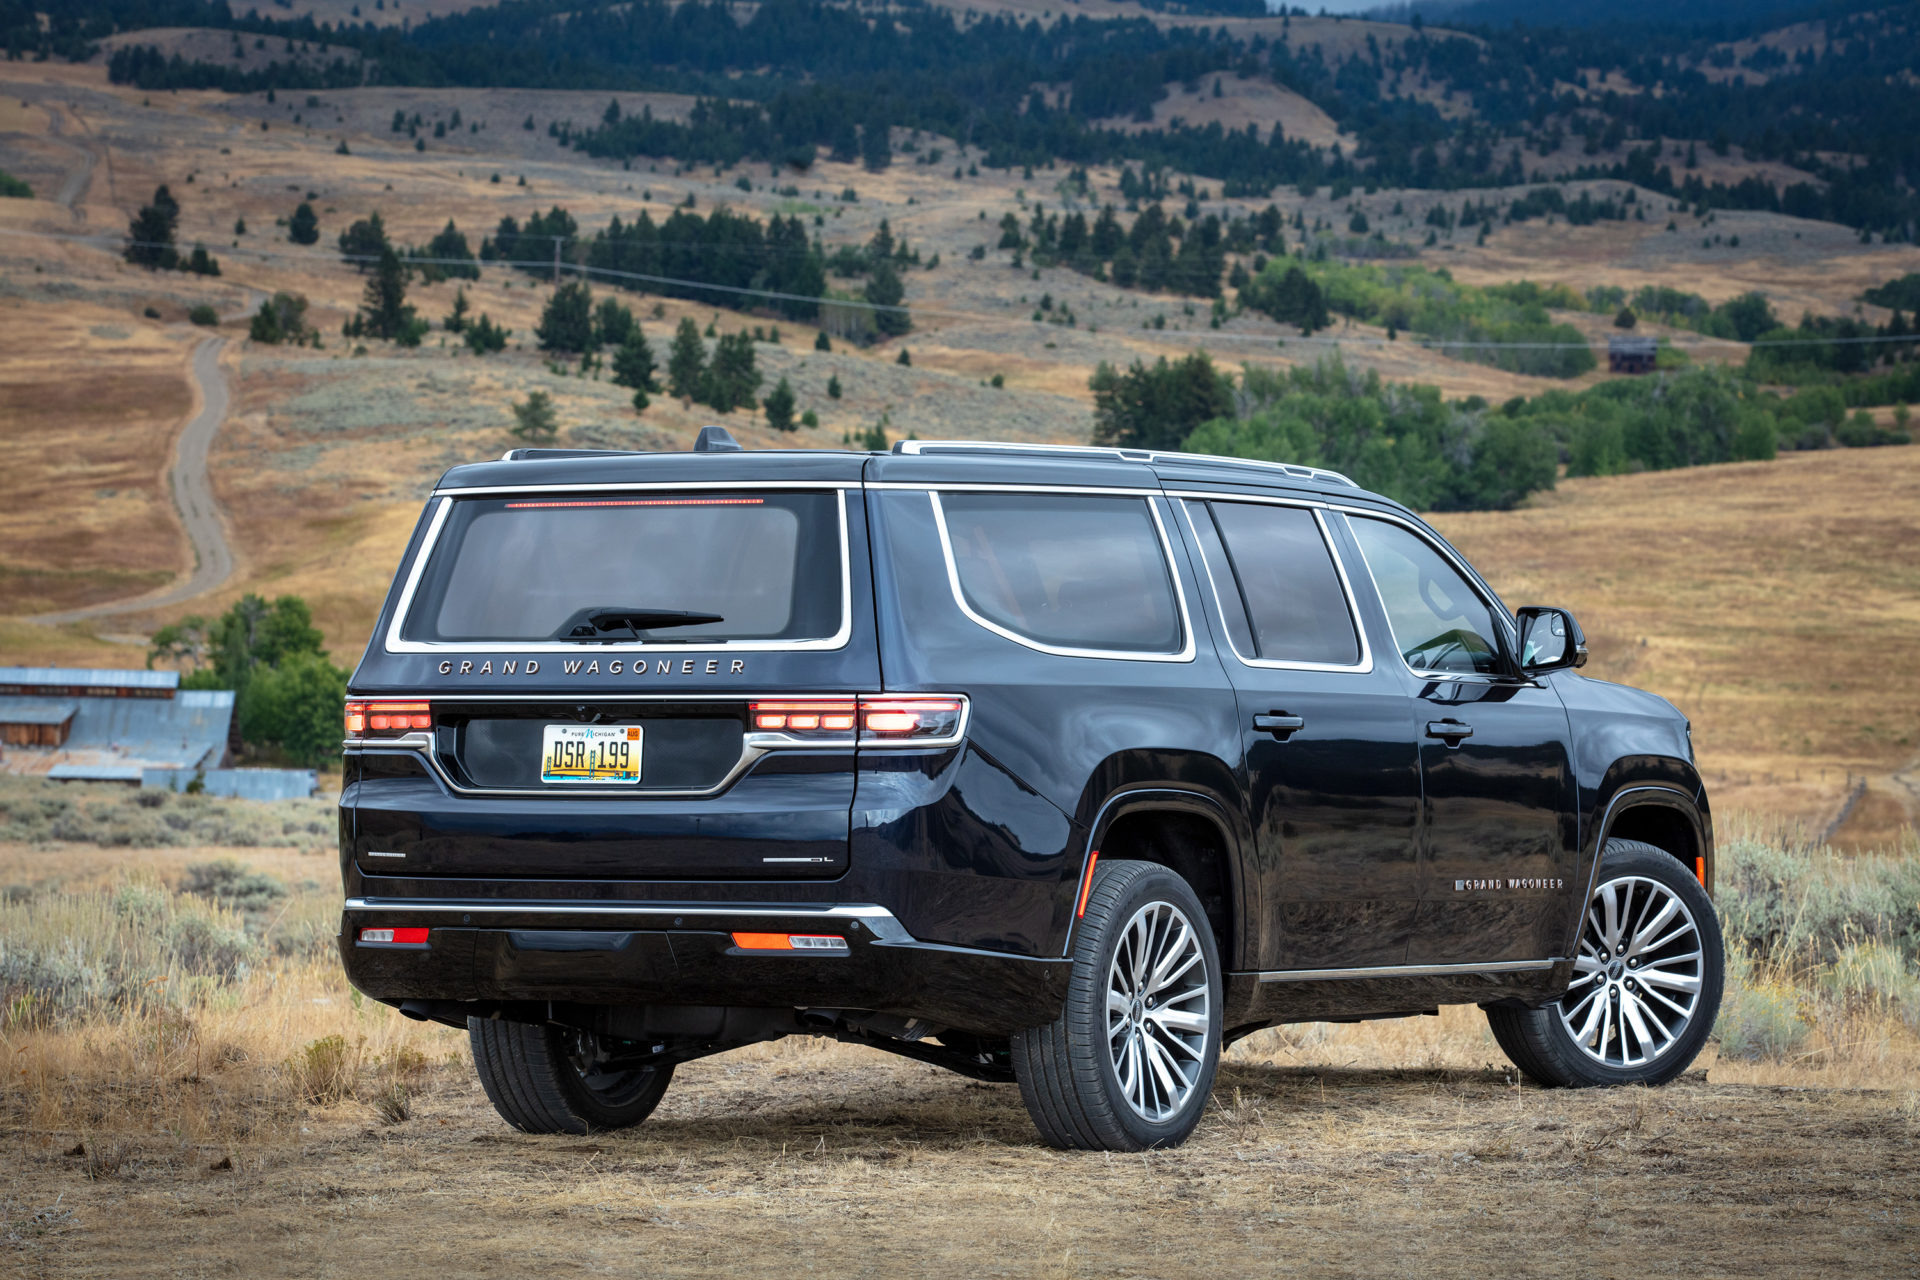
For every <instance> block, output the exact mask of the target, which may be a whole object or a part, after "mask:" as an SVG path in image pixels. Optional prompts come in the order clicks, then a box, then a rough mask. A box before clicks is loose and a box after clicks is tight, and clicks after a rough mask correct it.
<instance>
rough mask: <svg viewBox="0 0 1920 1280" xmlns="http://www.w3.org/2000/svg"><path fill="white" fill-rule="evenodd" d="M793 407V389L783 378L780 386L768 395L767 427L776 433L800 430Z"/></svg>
mask: <svg viewBox="0 0 1920 1280" xmlns="http://www.w3.org/2000/svg"><path fill="white" fill-rule="evenodd" d="M793 407H794V395H793V387H792V386H791V385H789V383H788V382H787V380H786V379H785V378H782V379H780V382H779V385H777V386H775V387H774V389H773V390H772V391H769V392H768V393H767V403H766V410H767V425H768V426H770V427H772V428H773V429H774V430H775V431H793V430H796V429H798V427H799V423H797V422H795V421H794V417H793Z"/></svg>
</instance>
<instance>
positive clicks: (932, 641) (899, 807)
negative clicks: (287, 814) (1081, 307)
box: [340, 428, 1722, 1150]
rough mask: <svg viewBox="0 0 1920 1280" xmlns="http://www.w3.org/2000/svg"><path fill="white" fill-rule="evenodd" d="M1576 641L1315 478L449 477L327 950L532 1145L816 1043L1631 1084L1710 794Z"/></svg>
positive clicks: (915, 1052) (1570, 629)
mask: <svg viewBox="0 0 1920 1280" xmlns="http://www.w3.org/2000/svg"><path fill="white" fill-rule="evenodd" d="M1585 657H1586V653H1585V649H1584V647H1583V640H1582V637H1581V633H1580V630H1579V628H1578V627H1577V626H1576V625H1575V623H1574V620H1573V619H1572V617H1571V616H1569V615H1568V614H1567V613H1565V612H1563V611H1561V610H1558V609H1522V610H1520V611H1519V612H1518V613H1517V614H1515V613H1509V612H1508V610H1507V609H1506V608H1505V607H1504V606H1503V605H1502V604H1501V603H1500V600H1499V598H1498V597H1497V596H1496V595H1495V594H1494V593H1493V591H1492V590H1491V589H1490V588H1489V587H1488V586H1487V585H1486V583H1485V582H1483V581H1482V580H1481V579H1480V577H1479V576H1478V575H1477V574H1476V573H1475V572H1474V571H1473V569H1472V568H1471V567H1470V566H1469V565H1468V564H1467V563H1466V562H1465V561H1464V560H1463V559H1462V558H1461V557H1460V556H1459V555H1458V554H1457V553H1455V552H1454V551H1453V550H1452V548H1450V547H1449V546H1448V545H1447V543H1446V542H1445V541H1444V540H1443V539H1442V538H1440V537H1439V535H1437V534H1436V533H1435V532H1434V531H1433V530H1432V529H1430V528H1429V527H1428V526H1427V525H1426V524H1425V523H1423V522H1422V521H1421V520H1420V519H1419V518H1418V517H1416V516H1414V515H1413V514H1412V513H1411V512H1409V511H1407V510H1406V509H1405V508H1403V507H1400V506H1398V505H1396V504H1395V503H1393V502H1390V501H1388V500H1386V499H1384V498H1381V497H1378V496H1376V495H1374V494H1371V493H1367V492H1365V491H1363V490H1361V489H1359V488H1358V487H1356V486H1355V485H1354V484H1353V483H1352V482H1351V481H1349V480H1347V479H1346V478H1345V477H1343V476H1340V475H1337V474H1334V473H1332V472H1328V471H1321V470H1316V469H1312V468H1306V467H1296V466H1285V465H1275V464H1262V463H1255V462H1246V461H1237V460H1230V459H1223V458H1206V457H1194V456H1186V455H1179V454H1165V453H1146V452H1137V451H1129V450H1110V449H1095V448H1045V447H1039V446H1019V445H1004V444H977V443H931V442H909V443H904V444H900V445H896V446H895V447H894V449H893V451H892V452H891V453H885V454H869V453H847V452H818V451H793V452H772V451H767V452H758V451H756V452H743V451H741V450H740V449H739V448H738V446H737V445H735V444H734V443H733V442H732V440H731V438H730V437H728V436H727V435H726V433H725V432H723V431H719V430H717V429H713V428H709V429H707V430H706V431H704V432H703V433H702V439H701V441H700V443H699V445H697V446H696V448H695V449H694V450H693V451H692V452H690V453H682V454H636V453H575V452H564V451H541V450H528V451H516V452H514V453H510V454H508V455H507V456H506V457H505V458H504V459H502V460H500V461H498V462H489V463H484V464H479V465H474V466H463V467H456V468H455V469H453V470H451V471H449V472H448V473H447V474H446V476H445V477H444V478H443V479H442V480H441V482H440V484H439V487H438V488H437V489H436V490H435V491H434V493H433V495H432V497H431V498H430V499H429V501H428V503H427V506H426V510H425V512H424V514H423V516H422V518H421V520H420V523H419V526H418V528H417V529H416V530H415V532H414V534H413V537H412V540H411V542H410V543H409V545H408V547H407V551H406V557H405V559H404V560H403V562H402V563H401V566H400V572H399V575H398V577H397V578H396V580H395V582H394V586H393V589H392V592H391V594H390V595H389V596H388V599H387V602H386V604H385V607H384V608H383V610H382V612H381V614H380V619H379V623H378V627H377V630H376V631H375V633H374V636H373V639H372V641H371V643H370V644H369V645H368V647H367V651H366V656H365V657H364V658H363V659H362V660H361V663H360V667H359V669H358V670H357V671H356V672H355V673H354V676H353V681H352V685H351V692H350V693H349V694H348V703H347V708H346V726H347V741H346V777H345V789H344V791H343V793H342V795H341V804H340V822H341V826H340V830H341V843H340V848H341V871H342V874H343V875H344V877H345V881H346V906H345V913H344V915H343V917H342V920H341V930H340V954H341V957H342V959H343V960H344V962H345V964H346V968H347V973H348V976H349V977H350V978H351V979H352V982H353V985H354V986H356V987H358V988H359V989H360V990H361V991H363V992H365V993H366V994H367V995H369V996H372V997H374V998H376V999H379V1000H383V1001H385V1002H387V1003H389V1004H392V1005H395V1006H397V1007H398V1008H399V1010H400V1012H402V1013H403V1014H405V1015H407V1016H408V1017H412V1018H421V1019H434V1020H437V1021H441V1022H446V1023H449V1024H452V1025H455V1026H462V1027H465V1028H467V1029H468V1031H469V1034H470V1037H471V1042H472V1048H473V1056H474V1063H475V1066H476V1067H477V1068H478V1070H479V1074H480V1078H481V1081H482V1082H483V1083H484V1085H485V1086H486V1090H487V1094H488V1096H489V1097H490V1098H491V1099H492V1101H493V1103H494V1105H495V1106H496V1107H497V1108H498V1109H499V1112H500V1114H501V1115H502V1116H503V1117H505V1119H506V1120H507V1121H508V1123H510V1124H512V1125H514V1126H516V1127H518V1128H520V1129H524V1130H527V1131H530V1132H551V1131H565V1132H575V1133H577V1132H582V1131H585V1130H587V1129H590V1128H606V1127H613V1126H620V1125H631V1124H635V1123H638V1122H639V1121H640V1120H642V1119H644V1118H645V1117H646V1115H647V1114H648V1113H649V1112H650V1111H651V1110H652V1109H653V1107H654V1106H655V1105H656V1104H657V1103H658V1102H659V1100H660V1097H661V1094H662V1093H663V1092H664V1091H665V1089H666V1087H667V1083H668V1080H669V1078H670V1077H671V1076H672V1074H673V1068H674V1066H675V1064H677V1063H681V1062H686V1061H689V1060H691V1059H694V1058H698V1057H702V1056H705V1055H708V1054H713V1053H719V1052H722V1051H724V1050H727V1049H730V1048H735V1047H738V1046H741V1045H745V1044H750V1043H754V1042H757V1041H763V1040H770V1039H774V1038H777V1037H781V1036H786V1035H793V1034H807V1035H823V1036H832V1037H836V1038H839V1039H842V1040H847V1041H852V1042H856V1043H860V1044H866V1045H870V1046H872V1047H874V1048H876V1049H883V1050H886V1051H889V1052H892V1053H898V1054H904V1055H906V1056H908V1057H912V1058H917V1059H920V1060H922V1061H926V1062H931V1063H937V1064H939V1065H941V1066H945V1067H949V1068H951V1069H953V1070H955V1071H959V1072H962V1073H964V1074H966V1075H970V1076H973V1077H976V1078H978V1079H982V1080H995V1081H1018V1082H1019V1085H1020V1090H1021V1094H1022V1096H1023V1098H1024V1099H1025V1100H1026V1103H1027V1107H1028V1109H1029V1110H1030V1111H1031V1113H1032V1115H1033V1119H1034V1122H1035V1123H1036V1124H1037V1125H1038V1126H1039V1129H1040V1132H1041V1134H1042V1135H1043V1136H1044V1137H1045V1138H1046V1140H1047V1141H1049V1142H1051V1143H1054V1144H1055V1145H1058V1146H1062V1147H1085V1148H1107V1149H1112V1150H1136V1149H1140V1148H1144V1147H1153V1146H1164V1145H1168V1144H1172V1143H1177V1142H1179V1141H1181V1140H1182V1139H1183V1138H1185V1137H1186V1135H1187V1134H1188V1133H1189V1132H1191V1130H1192V1129H1193V1126H1194V1124H1195V1122H1196V1121H1197V1120H1198V1118H1199V1116H1200V1113H1201V1111H1202V1109H1203V1108H1204V1106H1205V1105H1206V1098H1207V1095H1208V1091H1209V1089H1210V1087H1211V1084H1212V1081H1213V1076H1214V1069H1215V1064H1216V1063H1217V1061H1218V1059H1219V1055H1220V1050H1221V1048H1222V1046H1224V1045H1227V1044H1231V1043H1232V1042H1233V1041H1234V1040H1236V1039H1238V1038H1239V1037H1242V1036H1245V1035H1247V1034H1248V1033H1249V1032H1252V1031H1255V1030H1257V1029H1259V1028H1261V1027H1266V1026H1272V1025H1274V1024H1276V1023H1283V1022H1296V1021H1353V1020H1358V1019H1364V1018H1387V1017H1399V1016H1405V1015H1409V1014H1419V1013H1432V1012H1435V1011H1436V1010H1437V1008H1438V1006H1440V1005H1442V1004H1451V1003H1474V1004H1478V1005H1480V1006H1481V1007H1483V1008H1484V1009H1485V1010H1486V1011H1487V1017H1488V1019H1489V1021H1490V1022H1491V1023H1492V1027H1493V1032H1494V1034H1495V1035H1496V1036H1497V1037H1498V1039H1499V1042H1500V1044H1501V1046H1502V1047H1503V1048H1504V1049H1505V1050H1506V1051H1507V1053H1508V1054H1509V1055H1511V1057H1512V1058H1513V1060H1514V1062H1515V1063H1516V1064H1518V1065H1519V1067H1520V1068H1521V1069H1522V1070H1523V1071H1525V1072H1526V1073H1527V1074H1528V1075H1529V1076H1531V1077H1533V1078H1534V1079H1535V1080H1538V1081H1540V1082H1541V1083H1543V1084H1551V1085H1594V1084H1621V1083H1629V1082H1645V1083H1659V1082H1662V1081H1665V1080H1668V1079H1671V1078H1672V1077H1674V1076H1675V1075H1677V1074H1678V1073H1679V1072H1680V1071H1681V1070H1682V1069H1684V1068H1685V1067H1686V1065H1687V1064H1688V1063H1689V1062H1690V1061H1691V1060H1692V1059H1693V1057H1694V1055H1695V1054H1696V1053H1697V1052H1698V1051H1699V1049H1700V1047H1701V1045H1702V1043H1703V1042H1704V1041H1705V1039H1706V1037H1707V1035H1708V1033H1709V1032H1710V1030H1711V1028H1712V1024H1713V1020H1714V1016H1715V1013H1716V1011H1717V1009H1718V1007H1719V1001H1720V992H1721V978H1722V953H1721V941H1720V932H1719V926H1718V924H1717V922H1716V920H1715V916H1714V910H1713V906H1712V903H1711V902H1710V900H1709V898H1708V896H1707V892H1706V886H1707V885H1709V884H1710V883H1711V879H1712V872H1713V836H1712V827H1711V824H1710V821H1709V817H1708V811H1707V798H1706V794H1705V792H1704V791H1703V789H1702V787H1701V781H1700V775H1699V772H1698V771H1697V770H1696V768H1695V766H1694V762H1693V750H1692V745H1691V742H1690V739H1689V734H1688V726H1687V722H1686V721H1685V720H1684V719H1683V718H1682V717H1681V716H1680V715H1679V714H1678V713H1677V712H1676V711H1675V710H1674V709H1673V708H1672V707H1671V706H1670V705H1668V704H1667V703H1666V702H1665V701H1663V700H1661V699H1660V698H1657V697H1654V696H1652V695H1650V694H1646V693H1641V692H1638V691H1636V690H1632V689H1627V688H1622V687H1620V686H1617V685H1611V684H1605V683H1601V682H1599V681H1595V680H1589V679H1586V678H1584V677H1582V676H1580V675H1578V674H1577V673H1576V672H1575V670H1574V668H1577V667H1578V666H1580V665H1581V664H1582V662H1583V661H1584V660H1585Z"/></svg>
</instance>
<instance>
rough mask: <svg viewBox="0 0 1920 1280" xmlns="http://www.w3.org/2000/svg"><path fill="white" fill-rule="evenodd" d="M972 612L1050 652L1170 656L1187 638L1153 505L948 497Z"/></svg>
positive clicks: (956, 556) (956, 558) (943, 500)
mask: <svg viewBox="0 0 1920 1280" xmlns="http://www.w3.org/2000/svg"><path fill="white" fill-rule="evenodd" d="M938 501H939V504H940V508H941V512H942V516H943V519H944V523H945V527H946V532H947V539H948V543H949V545H950V546H951V547H952V549H953V566H954V572H955V574H956V575H957V578H958V587H959V590H960V592H961V595H962V597H963V599H964V600H965V602H966V604H967V606H968V608H970V609H971V610H972V611H973V612H974V613H975V614H976V615H978V616H979V617H981V618H983V619H985V620H986V621H987V622H989V623H990V624H993V625H995V626H997V627H1000V628H1002V629H1004V630H1006V631H1010V632H1013V633H1015V635H1016V636H1017V637H1021V638H1025V639H1027V640H1031V641H1034V642H1036V643H1038V644H1041V645H1047V646H1052V647H1056V648H1063V649H1089V650H1104V651H1111V652H1124V653H1154V654H1169V653H1176V652H1178V651H1179V650H1180V648H1181V646H1182V644H1183V641H1184V636H1183V633H1182V628H1181V622H1180V612H1179V608H1178V606H1177V605H1176V604H1175V601H1174V589H1173V579H1172V577H1171V575H1170V573H1169V571H1168V568H1167V557H1166V552H1165V550H1164V547H1163V544H1162V542H1161V539H1160V533H1159V530H1158V528H1157V527H1156V526H1155V524H1154V521H1153V515H1152V513H1151V511H1149V509H1148V507H1147V503H1146V500H1145V499H1142V498H1126V497H1093V496H1081V495H1077V494H1052V493H1036V494H1021V493H944V494H940V495H938Z"/></svg>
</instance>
